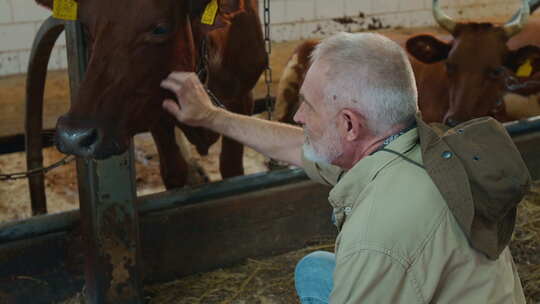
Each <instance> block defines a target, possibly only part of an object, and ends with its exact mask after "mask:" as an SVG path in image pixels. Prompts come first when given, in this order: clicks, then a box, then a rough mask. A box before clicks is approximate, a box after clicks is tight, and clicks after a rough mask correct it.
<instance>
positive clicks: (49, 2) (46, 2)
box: [36, 0, 79, 10]
mask: <svg viewBox="0 0 540 304" xmlns="http://www.w3.org/2000/svg"><path fill="white" fill-rule="evenodd" d="M75 2H79V0H75ZM36 3H37V4H39V5H41V6H43V7H45V8H48V9H50V10H52V9H53V3H54V0H36Z"/></svg>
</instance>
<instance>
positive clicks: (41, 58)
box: [25, 17, 64, 215]
mask: <svg viewBox="0 0 540 304" xmlns="http://www.w3.org/2000/svg"><path fill="white" fill-rule="evenodd" d="M63 30H64V23H63V21H61V20H58V19H55V18H52V17H49V18H48V19H47V20H45V22H43V24H42V25H41V27H40V28H39V31H38V33H37V35H36V38H35V39H34V42H33V45H32V51H31V53H30V61H29V63H28V71H27V75H26V113H25V145H26V167H27V170H32V169H37V168H41V167H43V152H42V148H43V143H42V138H41V132H42V131H43V94H44V91H45V78H46V77H47V66H48V63H49V59H50V57H51V52H52V49H53V47H54V44H55V42H56V40H58V37H59V36H60V34H61V33H62V31H63ZM28 185H29V188H30V200H31V203H32V214H33V215H38V214H45V213H47V199H46V197H45V182H44V174H38V175H33V176H30V177H29V178H28Z"/></svg>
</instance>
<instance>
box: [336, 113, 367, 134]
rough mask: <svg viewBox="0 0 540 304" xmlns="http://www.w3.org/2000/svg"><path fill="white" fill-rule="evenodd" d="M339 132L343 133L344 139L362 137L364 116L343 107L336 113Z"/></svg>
mask: <svg viewBox="0 0 540 304" xmlns="http://www.w3.org/2000/svg"><path fill="white" fill-rule="evenodd" d="M338 117H339V126H338V127H339V128H340V132H344V133H345V136H344V138H345V140H347V141H355V140H357V139H358V138H360V137H362V131H363V130H364V129H365V128H366V121H365V119H364V117H363V116H362V115H361V114H359V113H358V112H356V111H353V110H350V109H343V110H341V111H340V113H339V114H338Z"/></svg>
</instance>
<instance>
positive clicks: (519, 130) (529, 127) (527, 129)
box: [503, 116, 540, 136]
mask: <svg viewBox="0 0 540 304" xmlns="http://www.w3.org/2000/svg"><path fill="white" fill-rule="evenodd" d="M503 125H504V127H505V128H506V131H508V133H509V134H510V135H511V136H517V135H523V134H529V133H533V132H538V131H540V116H535V117H531V118H527V119H522V120H516V121H511V122H507V123H504V124H503Z"/></svg>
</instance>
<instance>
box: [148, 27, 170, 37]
mask: <svg viewBox="0 0 540 304" xmlns="http://www.w3.org/2000/svg"><path fill="white" fill-rule="evenodd" d="M170 32H171V28H170V27H169V26H167V25H165V24H159V25H157V26H156V27H154V29H153V30H152V34H154V35H156V36H164V35H167V34H169V33H170Z"/></svg>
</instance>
